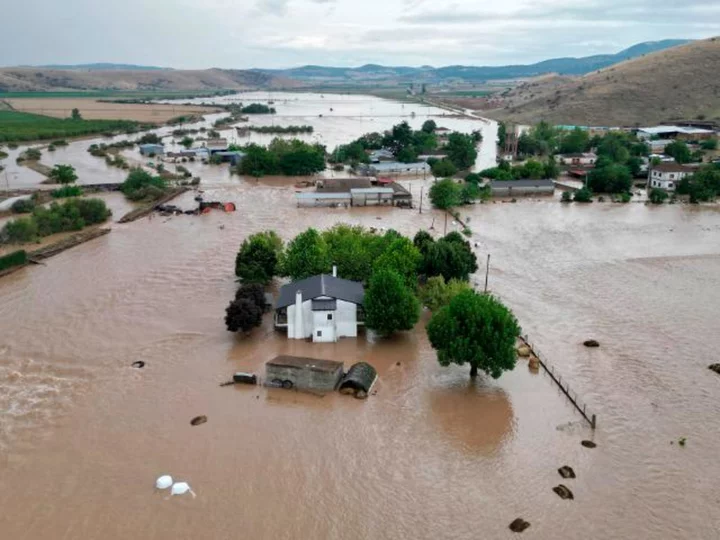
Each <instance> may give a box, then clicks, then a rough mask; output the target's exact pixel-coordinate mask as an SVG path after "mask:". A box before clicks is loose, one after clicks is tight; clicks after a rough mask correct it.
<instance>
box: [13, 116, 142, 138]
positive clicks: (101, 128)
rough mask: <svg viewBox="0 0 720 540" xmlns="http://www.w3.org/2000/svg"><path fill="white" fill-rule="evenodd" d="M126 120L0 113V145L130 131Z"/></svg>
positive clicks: (131, 126)
mask: <svg viewBox="0 0 720 540" xmlns="http://www.w3.org/2000/svg"><path fill="white" fill-rule="evenodd" d="M138 125H139V124H138V123H137V122H131V121H129V120H72V119H70V118H51V117H49V116H41V115H39V114H31V113H24V112H18V111H12V110H0V142H10V141H38V140H46V139H64V138H70V137H81V136H83V135H92V134H94V133H105V132H118V131H121V132H124V131H129V130H134V129H135V128H136V127H137V126H138Z"/></svg>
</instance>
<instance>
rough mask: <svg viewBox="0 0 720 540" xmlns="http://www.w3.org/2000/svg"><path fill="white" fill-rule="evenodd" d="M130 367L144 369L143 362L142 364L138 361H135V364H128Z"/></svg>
mask: <svg viewBox="0 0 720 540" xmlns="http://www.w3.org/2000/svg"><path fill="white" fill-rule="evenodd" d="M130 365H131V366H132V367H134V368H137V369H141V368H144V367H145V362H143V361H142V360H138V361H136V362H133V363H132V364H130Z"/></svg>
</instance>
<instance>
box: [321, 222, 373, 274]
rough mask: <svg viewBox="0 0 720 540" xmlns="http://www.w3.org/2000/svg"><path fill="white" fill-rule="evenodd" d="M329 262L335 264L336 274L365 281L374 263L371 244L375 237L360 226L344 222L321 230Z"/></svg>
mask: <svg viewBox="0 0 720 540" xmlns="http://www.w3.org/2000/svg"><path fill="white" fill-rule="evenodd" d="M322 237H323V239H324V240H325V243H326V244H327V248H328V257H329V259H330V263H331V264H334V265H336V266H337V270H338V276H339V277H342V278H344V279H350V280H353V281H363V282H365V281H367V280H368V279H369V278H370V274H371V273H372V268H373V263H374V250H373V244H374V243H375V242H377V240H378V239H377V238H376V237H375V236H374V235H373V234H371V233H370V232H369V231H367V230H366V229H364V228H363V227H361V226H351V225H346V224H344V223H340V224H338V225H335V226H334V227H332V228H331V229H328V230H326V231H323V233H322Z"/></svg>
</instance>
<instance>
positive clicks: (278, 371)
mask: <svg viewBox="0 0 720 540" xmlns="http://www.w3.org/2000/svg"><path fill="white" fill-rule="evenodd" d="M342 376H343V364H342V362H336V361H334V360H320V359H318V358H305V357H300V356H278V357H276V358H274V359H272V360H270V361H268V362H266V363H265V383H266V384H267V385H269V386H277V387H280V386H281V387H283V388H286V389H290V388H297V389H298V390H313V391H317V392H332V391H333V390H335V388H337V386H338V383H339V382H340V379H341V378H342Z"/></svg>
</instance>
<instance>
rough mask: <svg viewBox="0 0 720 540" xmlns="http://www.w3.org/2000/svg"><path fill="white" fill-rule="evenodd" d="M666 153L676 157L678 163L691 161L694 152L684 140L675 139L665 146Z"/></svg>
mask: <svg viewBox="0 0 720 540" xmlns="http://www.w3.org/2000/svg"><path fill="white" fill-rule="evenodd" d="M665 153H666V154H667V155H668V156H672V157H674V158H675V161H676V162H677V163H681V164H682V163H690V161H691V159H692V153H691V152H690V149H689V148H688V145H687V144H685V143H684V142H683V141H673V142H671V143H670V144H668V145H667V146H666V147H665Z"/></svg>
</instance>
